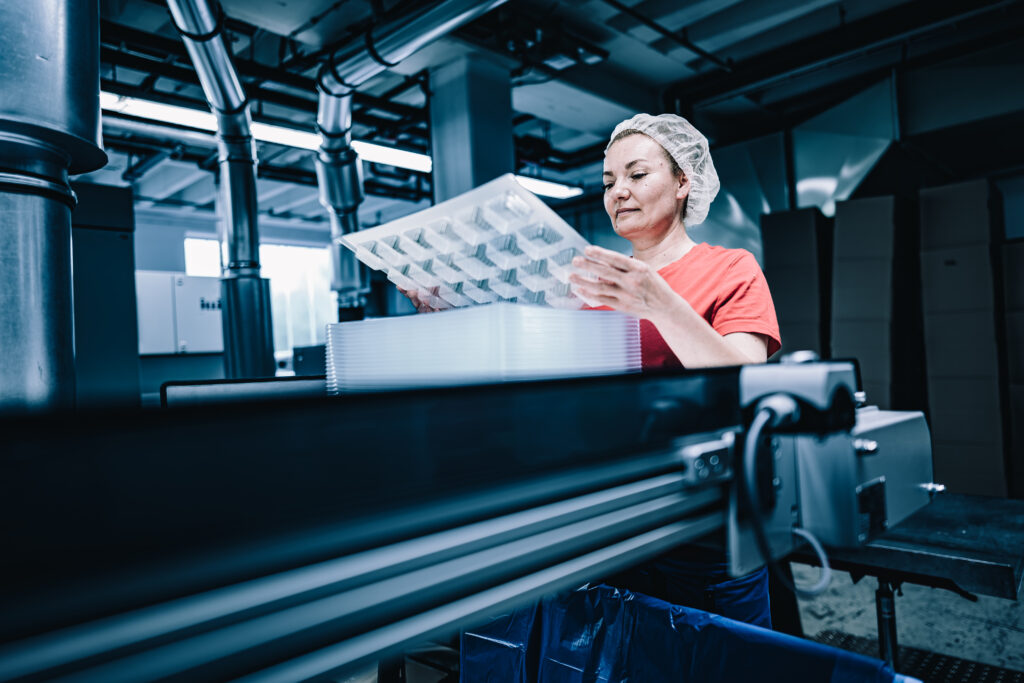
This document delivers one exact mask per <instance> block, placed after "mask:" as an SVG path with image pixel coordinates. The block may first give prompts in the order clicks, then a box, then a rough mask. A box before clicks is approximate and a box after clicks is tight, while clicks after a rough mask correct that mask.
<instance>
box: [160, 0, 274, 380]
mask: <svg viewBox="0 0 1024 683" xmlns="http://www.w3.org/2000/svg"><path fill="white" fill-rule="evenodd" d="M167 4H168V7H169V9H170V11H171V15H172V16H173V18H174V23H175V26H176V27H177V29H178V32H179V33H181V37H182V40H183V41H184V42H185V48H186V49H187V50H188V53H189V56H190V57H191V58H192V64H193V65H194V66H195V69H196V74H197V75H198V76H199V82H200V83H201V84H202V86H203V92H204V93H205V94H206V99H207V101H209V103H210V106H211V108H212V109H213V111H214V113H215V114H216V115H217V150H218V168H219V170H220V191H221V201H220V202H219V203H218V205H219V210H220V214H221V223H220V239H221V267H222V271H221V295H222V297H223V299H224V309H223V326H224V368H225V373H226V374H227V376H228V377H229V378H242V377H272V376H273V375H274V372H275V363H274V330H273V323H272V320H271V312H270V281H269V280H266V279H264V278H261V277H260V258H259V249H260V237H259V228H258V225H257V218H258V215H259V211H258V204H257V201H256V144H255V141H254V140H253V138H252V133H251V132H250V129H251V126H252V118H251V114H250V112H249V101H248V100H247V99H246V96H245V91H244V90H243V89H242V84H241V82H240V81H239V80H238V74H237V72H236V71H235V68H234V65H233V64H232V62H231V53H230V51H229V50H228V48H227V45H226V44H225V42H224V36H223V34H222V21H221V19H222V15H221V9H220V6H219V5H218V4H217V2H216V0H168V2H167Z"/></svg>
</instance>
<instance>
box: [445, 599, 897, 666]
mask: <svg viewBox="0 0 1024 683" xmlns="http://www.w3.org/2000/svg"><path fill="white" fill-rule="evenodd" d="M531 641H532V644H531ZM467 644H468V645H469V647H470V651H468V652H465V651H464V652H463V655H462V664H463V666H462V669H461V672H462V681H464V682H465V683H478V682H482V681H515V682H516V683H518V682H520V681H528V682H529V683H534V682H536V683H591V682H593V683H597V682H599V681H600V682H602V683H603V682H605V681H607V682H609V683H646V682H651V683H661V682H662V681H686V682H687V683H729V682H736V683H748V682H749V681H758V682H759V683H774V682H778V683H790V682H791V681H802V682H807V683H817V682H820V683H890V682H891V681H893V680H894V674H893V671H892V669H891V668H890V667H889V666H888V665H886V664H885V663H884V662H882V661H880V660H877V659H871V658H869V657H863V656H861V655H856V654H853V653H849V652H844V651H842V650H838V649H836V648H833V647H829V646H827V645H822V644H820V643H814V642H811V641H807V640H802V639H800V638H796V637H793V636H788V635H785V634H781V633H776V632H774V631H770V630H768V629H763V628H760V627H757V626H751V625H749V624H744V623H740V622H737V621H733V620H731V619H727V618H725V617H720V616H717V615H714V614H709V613H707V612H703V611H701V610H696V609H690V608H687V607H680V606H678V605H672V604H669V603H667V602H664V601H662V600H657V599H654V598H650V597H647V596H645V595H641V594H637V593H631V592H629V591H625V590H620V589H616V588H612V587H610V586H605V585H596V586H584V587H583V588H581V589H579V590H576V591H572V592H569V593H562V594H558V595H554V596H550V597H547V598H545V599H544V600H542V601H541V603H540V605H539V606H536V608H534V609H524V610H518V611H517V612H515V613H512V614H509V615H505V616H504V617H501V618H499V619H496V620H493V621H491V622H490V623H489V624H487V625H484V626H483V627H481V628H479V629H474V630H473V632H471V633H466V634H464V635H463V645H464V647H465V646H466V645H467ZM534 650H536V658H535V659H532V657H533V652H534Z"/></svg>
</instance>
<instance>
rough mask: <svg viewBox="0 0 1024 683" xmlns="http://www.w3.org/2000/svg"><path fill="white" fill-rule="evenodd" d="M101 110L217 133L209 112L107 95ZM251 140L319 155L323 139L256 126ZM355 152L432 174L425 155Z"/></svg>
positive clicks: (359, 144)
mask: <svg viewBox="0 0 1024 683" xmlns="http://www.w3.org/2000/svg"><path fill="white" fill-rule="evenodd" d="M100 108H102V109H104V110H106V111H110V112H116V113H118V114H124V115H126V116H134V117H136V118H140V119H148V120H150V121H155V122H157V123H172V124H175V125H178V126H188V127H189V128H197V129H199V130H205V131H209V132H211V133H215V132H216V131H217V119H216V117H215V116H214V115H213V114H212V113H210V112H208V111H199V110H198V109H189V108H188V107H176V106H174V105H171V104H163V103H162V102H153V101H150V100H140V99H136V98H134V97H121V96H118V95H113V94H111V93H108V92H101V93H100ZM252 136H253V137H254V138H256V139H257V140H259V141H260V142H270V143H273V144H275V145H285V146H286V147H297V148H299V149H308V150H311V151H316V150H318V149H320V136H319V135H317V134H316V133H313V132H309V131H304V130H297V129H295V128H286V127H284V126H273V125H270V124H267V123H255V122H254V123H253V124H252ZM352 148H353V149H355V151H356V154H358V155H359V157H360V158H361V159H362V160H363V161H368V162H370V163H373V164H387V165H389V166H397V167H399V168H407V169H409V170H412V171H422V172H423V173H430V170H431V167H432V165H433V164H432V162H431V159H430V157H429V156H427V155H426V154H419V153H418V152H409V151H407V150H404V149H396V148H394V147H385V146H384V145H376V144H373V143H372V142H363V141H362V140H353V141H352Z"/></svg>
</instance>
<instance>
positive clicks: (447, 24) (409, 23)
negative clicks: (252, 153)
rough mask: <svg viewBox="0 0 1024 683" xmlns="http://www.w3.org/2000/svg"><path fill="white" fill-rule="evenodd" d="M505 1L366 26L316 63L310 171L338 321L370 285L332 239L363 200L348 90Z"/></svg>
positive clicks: (350, 313) (453, 4) (356, 312)
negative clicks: (325, 227)
mask: <svg viewBox="0 0 1024 683" xmlns="http://www.w3.org/2000/svg"><path fill="white" fill-rule="evenodd" d="M505 2H506V0H485V1H484V2H481V1H480V0H448V1H447V2H442V3H441V4H439V5H436V6H434V7H430V8H427V9H423V10H421V11H420V12H419V14H416V15H414V16H413V17H402V18H401V19H398V20H396V21H394V22H392V23H390V24H387V25H385V26H383V27H380V28H378V29H376V30H374V29H370V30H369V31H367V33H366V34H365V42H359V43H356V42H353V43H352V44H350V45H347V46H345V47H343V48H341V49H339V50H338V51H337V52H335V53H334V54H333V55H331V57H330V58H329V59H328V60H327V62H326V63H325V64H324V65H323V68H321V70H320V76H319V78H318V81H317V89H318V90H319V93H320V109H319V111H318V112H317V128H318V130H319V131H320V137H321V140H322V142H321V146H320V151H319V153H318V154H317V160H316V172H317V181H318V184H319V186H320V203H321V204H322V205H323V206H324V208H325V209H327V210H328V212H329V214H328V215H329V216H330V219H331V241H332V245H331V264H332V282H331V287H332V289H334V291H335V292H336V293H337V297H338V319H339V320H355V319H359V318H361V317H362V314H363V308H364V306H365V305H366V299H365V295H366V293H367V292H369V290H370V286H369V284H370V282H369V274H368V273H367V270H366V267H365V266H363V265H362V264H360V263H359V261H358V260H356V258H355V256H354V255H353V254H352V252H350V251H349V250H348V249H346V248H344V247H343V246H341V244H339V243H338V240H339V238H341V237H342V236H344V235H345V234H347V233H350V232H354V231H356V230H358V229H359V220H358V211H359V205H360V204H361V203H362V201H363V180H362V168H361V166H360V164H359V158H358V156H357V155H356V153H355V151H354V150H353V149H352V146H351V145H352V93H353V92H354V90H355V88H357V87H358V86H360V85H362V84H363V83H365V82H366V81H367V80H368V79H370V78H372V77H373V76H376V75H377V74H379V73H380V72H382V71H384V70H385V69H387V68H388V67H390V66H395V65H396V64H398V63H399V62H401V61H402V60H403V59H405V58H406V57H408V56H409V55H411V54H413V53H414V52H416V51H417V50H419V49H420V48H422V47H424V46H426V45H428V44H430V43H432V42H433V41H435V40H437V39H438V38H440V37H442V36H444V35H446V34H448V33H450V32H451V31H453V30H454V29H456V28H458V27H459V26H462V25H463V24H465V23H467V22H469V21H472V20H473V19H476V18H477V17H479V16H482V15H483V14H486V13H487V12H489V11H490V10H492V9H494V8H495V7H497V6H499V5H501V4H504V3H505Z"/></svg>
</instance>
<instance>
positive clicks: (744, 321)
mask: <svg viewBox="0 0 1024 683" xmlns="http://www.w3.org/2000/svg"><path fill="white" fill-rule="evenodd" d="M658 274H659V275H661V276H662V277H663V278H665V281H666V282H667V283H668V284H669V286H670V287H672V289H673V291H675V292H676V293H677V294H679V295H680V296H682V297H683V298H684V299H686V300H687V301H688V302H689V304H690V306H692V307H693V310H695V311H697V313H699V314H700V315H701V316H703V318H704V319H705V320H707V321H708V323H709V324H710V325H711V327H713V328H714V330H715V331H716V332H718V333H719V334H720V335H722V336H725V335H727V334H732V333H734V332H747V333H751V334H762V335H764V336H765V337H767V340H768V356H769V357H771V355H772V354H773V353H775V352H776V351H778V350H779V347H780V346H781V337H780V335H779V322H778V319H777V318H776V317H775V304H774V303H772V295H771V293H770V292H769V291H768V282H767V280H765V279H764V273H762V272H761V267H760V266H759V265H758V264H757V260H756V259H755V258H754V256H753V254H751V253H750V252H749V251H747V250H746V249H726V248H724V247H716V246H711V245H709V244H707V243H705V242H701V243H700V244H697V245H695V246H694V247H693V248H691V249H690V251H688V252H686V254H684V255H683V256H682V258H680V259H679V260H677V261H673V262H672V263H670V264H668V265H667V266H665V267H664V268H662V269H660V270H659V271H658ZM601 308H602V309H607V307H605V306H602V307H601ZM640 347H641V352H642V358H643V367H644V369H654V368H671V367H681V366H682V363H680V362H679V359H678V358H676V355H675V354H674V353H672V349H670V348H669V346H668V344H667V343H666V342H665V340H664V339H663V338H662V336H661V334H660V333H659V332H658V330H657V329H656V328H655V327H654V324H653V323H651V322H650V321H649V320H641V321H640Z"/></svg>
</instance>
